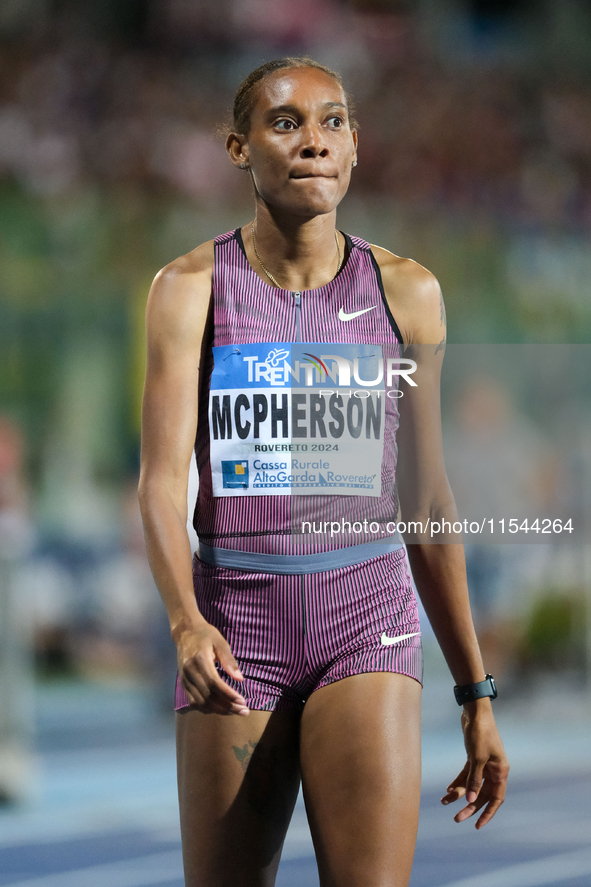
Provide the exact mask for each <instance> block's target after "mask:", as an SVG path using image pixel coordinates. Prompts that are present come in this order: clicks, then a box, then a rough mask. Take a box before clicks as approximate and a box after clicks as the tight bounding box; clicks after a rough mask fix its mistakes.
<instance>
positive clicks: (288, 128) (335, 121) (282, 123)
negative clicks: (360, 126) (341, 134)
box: [273, 114, 345, 132]
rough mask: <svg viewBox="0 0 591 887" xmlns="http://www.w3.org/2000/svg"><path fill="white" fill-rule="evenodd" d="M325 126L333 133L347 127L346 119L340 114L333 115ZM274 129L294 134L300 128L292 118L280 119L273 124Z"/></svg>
mask: <svg viewBox="0 0 591 887" xmlns="http://www.w3.org/2000/svg"><path fill="white" fill-rule="evenodd" d="M324 125H325V126H326V127H327V128H328V129H331V130H333V131H335V130H339V129H342V128H343V127H344V125H345V119H344V118H343V117H342V116H340V115H339V114H332V115H331V116H330V117H328V118H327V119H326V120H325V122H324ZM273 128H274V129H277V130H279V132H293V131H294V130H296V129H297V128H298V123H297V121H296V120H294V119H293V118H292V117H279V118H278V119H277V120H275V122H274V123H273Z"/></svg>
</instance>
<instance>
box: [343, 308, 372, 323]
mask: <svg viewBox="0 0 591 887" xmlns="http://www.w3.org/2000/svg"><path fill="white" fill-rule="evenodd" d="M377 307H378V306H377V305H372V306H371V308H364V309H363V311H354V312H353V314H346V313H345V312H344V311H343V309H342V308H340V309H339V320H344V321H345V322H346V321H347V320H353V318H354V317H359V315H360V314H367V312H368V311H373V309H374V308H377Z"/></svg>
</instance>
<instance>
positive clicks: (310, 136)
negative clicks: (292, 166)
mask: <svg viewBox="0 0 591 887" xmlns="http://www.w3.org/2000/svg"><path fill="white" fill-rule="evenodd" d="M301 133H302V143H301V147H300V157H326V156H327V155H328V147H327V145H326V141H325V139H324V132H323V131H322V129H321V128H320V127H317V126H314V125H308V126H303V127H302V128H301Z"/></svg>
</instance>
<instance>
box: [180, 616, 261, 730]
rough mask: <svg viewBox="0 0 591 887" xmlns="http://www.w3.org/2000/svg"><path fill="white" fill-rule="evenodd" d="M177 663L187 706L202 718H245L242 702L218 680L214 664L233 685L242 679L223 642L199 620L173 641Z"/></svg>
mask: <svg viewBox="0 0 591 887" xmlns="http://www.w3.org/2000/svg"><path fill="white" fill-rule="evenodd" d="M176 643H177V662H178V669H179V676H180V680H181V685H182V687H183V690H184V691H185V693H186V695H187V699H188V700H189V702H190V703H191V705H193V706H195V708H197V709H198V710H199V711H202V712H204V713H206V714H208V713H212V712H215V713H216V714H220V715H231V714H237V715H247V714H248V708H247V707H246V701H245V699H244V697H243V696H241V695H240V693H237V692H236V690H233V689H232V687H230V686H228V684H226V682H225V681H223V680H222V678H221V677H220V676H219V674H218V672H217V670H216V667H215V663H216V662H219V663H220V665H221V666H222V668H223V669H224V671H226V672H227V673H228V674H229V675H230V677H232V678H234V679H235V680H237V681H243V680H244V677H243V675H242V673H241V671H240V669H239V668H238V663H237V662H236V660H235V659H234V657H233V655H232V651H231V650H230V647H229V645H228V643H227V641H226V640H225V639H224V638H223V637H222V635H221V634H220V632H219V631H218V630H217V628H214V627H213V625H210V624H209V623H208V622H206V621H205V620H203V622H201V623H199V624H198V625H197V626H196V627H193V628H191V629H187V630H185V631H184V632H183V633H182V634H181V636H180V637H179V639H178V640H177V642H176Z"/></svg>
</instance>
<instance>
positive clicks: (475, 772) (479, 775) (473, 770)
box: [466, 759, 486, 804]
mask: <svg viewBox="0 0 591 887" xmlns="http://www.w3.org/2000/svg"><path fill="white" fill-rule="evenodd" d="M485 764H486V760H482V759H480V760H479V759H474V760H473V761H471V762H470V772H469V774H468V779H467V782H466V800H467V801H468V803H469V804H473V803H474V802H475V801H476V798H477V797H478V793H479V792H480V787H481V785H482V779H483V772H484V766H485Z"/></svg>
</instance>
